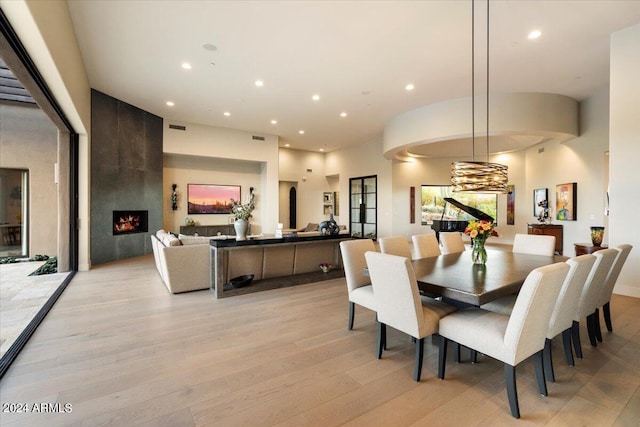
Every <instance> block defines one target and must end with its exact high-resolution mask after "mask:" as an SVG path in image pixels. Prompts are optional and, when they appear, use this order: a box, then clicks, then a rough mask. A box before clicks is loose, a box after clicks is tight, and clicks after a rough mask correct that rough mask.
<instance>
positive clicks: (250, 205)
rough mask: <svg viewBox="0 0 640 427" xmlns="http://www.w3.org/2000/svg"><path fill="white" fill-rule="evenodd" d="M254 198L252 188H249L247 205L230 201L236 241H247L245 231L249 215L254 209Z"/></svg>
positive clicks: (250, 215) (247, 226)
mask: <svg viewBox="0 0 640 427" xmlns="http://www.w3.org/2000/svg"><path fill="white" fill-rule="evenodd" d="M255 199H256V196H255V194H253V187H250V188H249V199H248V201H247V203H244V204H243V203H240V201H239V200H234V199H233V198H232V199H231V215H232V216H233V219H234V223H233V226H234V228H235V230H236V240H247V230H248V228H249V219H250V218H251V217H252V216H253V215H252V214H251V213H252V212H253V210H254V209H255V208H256V202H255Z"/></svg>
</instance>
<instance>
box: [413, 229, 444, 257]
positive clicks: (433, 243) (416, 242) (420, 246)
mask: <svg viewBox="0 0 640 427" xmlns="http://www.w3.org/2000/svg"><path fill="white" fill-rule="evenodd" d="M411 241H412V242H413V254H414V255H413V258H414V259H419V258H429V257H432V256H438V255H440V254H441V252H440V245H439V244H438V240H437V239H436V236H435V235H434V234H416V235H413V236H411Z"/></svg>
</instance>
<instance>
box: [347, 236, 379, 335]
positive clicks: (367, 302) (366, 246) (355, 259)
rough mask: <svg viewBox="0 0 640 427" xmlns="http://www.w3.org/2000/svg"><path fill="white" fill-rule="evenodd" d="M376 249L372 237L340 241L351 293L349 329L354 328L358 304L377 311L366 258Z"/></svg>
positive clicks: (348, 289) (348, 287) (348, 288)
mask: <svg viewBox="0 0 640 427" xmlns="http://www.w3.org/2000/svg"><path fill="white" fill-rule="evenodd" d="M375 250H376V247H375V244H374V243H373V240H371V239H358V240H345V241H342V242H340V252H341V254H342V263H343V265H344V273H345V279H346V281H347V291H348V293H349V326H348V329H349V330H352V329H353V322H354V318H355V305H356V304H358V305H361V306H362V307H365V308H368V309H369V310H373V311H376V308H375V301H374V299H373V288H372V287H371V280H370V279H369V277H368V276H367V275H366V274H365V268H366V267H367V261H366V260H365V258H364V254H365V253H366V252H368V251H375Z"/></svg>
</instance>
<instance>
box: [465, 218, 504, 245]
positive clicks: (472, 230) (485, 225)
mask: <svg viewBox="0 0 640 427" xmlns="http://www.w3.org/2000/svg"><path fill="white" fill-rule="evenodd" d="M464 234H466V235H468V236H469V237H471V238H472V239H479V240H482V241H485V240H487V238H489V237H491V236H496V237H497V236H498V231H497V230H496V229H495V227H494V225H493V222H489V221H485V220H480V221H476V220H471V221H469V225H467V228H465V229H464Z"/></svg>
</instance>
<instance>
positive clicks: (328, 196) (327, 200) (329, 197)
mask: <svg viewBox="0 0 640 427" xmlns="http://www.w3.org/2000/svg"><path fill="white" fill-rule="evenodd" d="M323 202H324V204H325V205H331V204H333V193H323Z"/></svg>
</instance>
